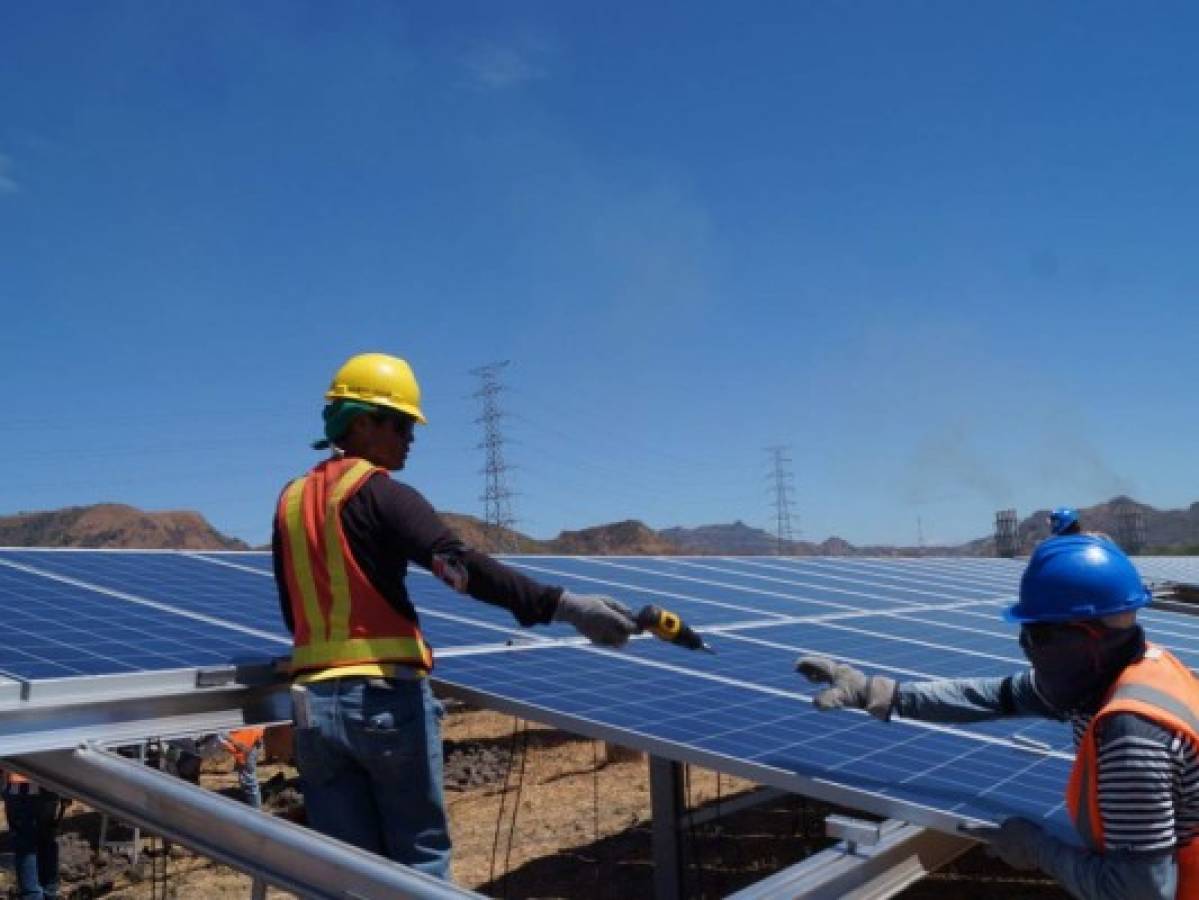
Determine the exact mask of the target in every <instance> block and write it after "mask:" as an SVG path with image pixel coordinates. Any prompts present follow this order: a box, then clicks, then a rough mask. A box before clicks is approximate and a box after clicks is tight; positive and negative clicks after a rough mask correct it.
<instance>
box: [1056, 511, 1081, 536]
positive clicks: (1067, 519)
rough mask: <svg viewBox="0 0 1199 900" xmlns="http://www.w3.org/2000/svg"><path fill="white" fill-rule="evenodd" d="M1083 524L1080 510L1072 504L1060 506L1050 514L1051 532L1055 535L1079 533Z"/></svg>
mask: <svg viewBox="0 0 1199 900" xmlns="http://www.w3.org/2000/svg"><path fill="white" fill-rule="evenodd" d="M1081 531H1082V525H1080V524H1079V521H1078V510H1076V509H1074V508H1073V507H1072V506H1059V507H1058V508H1057V509H1055V510H1054V511H1053V512H1051V513H1050V514H1049V533H1050V534H1052V535H1055V536H1060V535H1063V534H1079V533H1080V532H1081Z"/></svg>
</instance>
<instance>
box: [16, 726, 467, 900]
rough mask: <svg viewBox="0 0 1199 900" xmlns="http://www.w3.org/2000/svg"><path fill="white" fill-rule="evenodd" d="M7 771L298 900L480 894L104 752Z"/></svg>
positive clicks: (441, 899) (29, 760) (444, 899)
mask: <svg viewBox="0 0 1199 900" xmlns="http://www.w3.org/2000/svg"><path fill="white" fill-rule="evenodd" d="M4 765H5V766H6V767H8V768H12V769H15V770H16V771H18V772H20V773H21V774H23V775H26V776H28V777H30V778H33V779H34V780H36V781H37V782H39V783H41V784H45V785H46V786H48V787H50V788H52V789H53V790H56V791H60V792H61V793H64V794H67V795H69V796H72V797H76V798H78V799H79V800H82V801H83V802H84V803H87V804H88V805H90V806H94V807H96V808H97V809H99V810H101V811H103V812H106V813H108V814H110V815H112V816H116V817H118V818H121V819H124V820H125V821H128V822H133V823H135V824H137V825H139V826H141V827H143V828H146V829H149V830H151V831H154V832H156V833H158V834H161V835H163V836H164V837H166V838H169V839H170V840H172V841H177V842H179V843H181V844H184V845H186V846H188V847H190V848H191V849H193V850H195V851H196V852H198V853H200V854H201V855H203V856H207V857H209V858H211V859H215V860H217V861H219V862H222V863H225V864H226V865H229V866H232V867H233V868H235V869H239V870H241V871H242V872H245V873H247V874H249V875H250V876H252V877H255V878H261V879H262V880H263V881H265V882H267V883H268V884H271V885H274V886H276V887H279V888H282V889H283V890H286V891H291V892H292V893H294V894H298V895H299V896H301V897H305V898H315V900H350V898H353V900H393V898H419V900H460V898H463V897H479V895H478V894H474V893H471V892H469V891H465V890H462V889H459V888H456V887H454V886H453V885H452V884H449V883H448V882H445V881H441V880H439V879H436V878H432V877H430V876H428V875H424V874H422V873H420V872H417V871H415V870H414V869H410V868H408V867H407V866H401V865H399V864H397V863H393V862H391V861H390V860H387V859H384V858H383V857H381V856H377V855H375V854H373V853H368V852H366V851H365V850H359V849H358V848H356V847H351V846H349V845H348V844H343V843H341V842H340V841H336V840H334V839H332V838H329V837H326V836H324V835H321V834H319V833H317V832H315V831H311V830H309V829H307V828H302V827H300V826H299V825H295V824H293V823H291V822H287V821H284V820H283V819H277V818H274V817H273V816H270V815H266V814H264V813H262V812H260V811H259V810H255V809H251V808H250V807H249V806H246V805H245V804H243V803H239V802H237V801H235V800H230V799H229V798H227V797H222V796H221V795H219V794H215V793H212V792H210V791H206V790H204V789H202V788H199V787H196V786H195V785H192V784H189V783H188V782H186V781H183V780H182V779H179V778H173V777H171V776H170V775H166V774H165V773H163V772H159V771H157V770H155V769H151V768H149V767H148V766H144V765H140V764H138V763H137V762H135V761H133V760H129V759H125V758H123V757H120V756H117V755H116V754H114V753H109V752H107V751H105V750H100V749H97V748H94V747H87V746H85V747H80V748H79V749H76V750H55V751H51V752H47V753H37V754H29V755H26V756H17V757H13V758H10V759H6V760H5V761H4Z"/></svg>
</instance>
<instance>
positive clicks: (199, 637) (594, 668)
mask: <svg viewBox="0 0 1199 900" xmlns="http://www.w3.org/2000/svg"><path fill="white" fill-rule="evenodd" d="M508 561H509V562H510V563H511V564H512V565H514V566H516V567H518V568H520V569H521V570H523V571H525V572H526V573H527V574H529V575H530V576H532V577H534V578H537V579H539V580H541V581H544V582H547V583H553V584H561V585H564V586H566V587H569V588H571V589H572V590H576V591H579V592H586V593H608V594H611V595H613V596H616V597H619V598H621V599H622V600H624V601H625V602H627V603H629V604H630V605H631V606H634V607H636V606H639V605H641V604H645V603H656V604H658V605H660V606H664V607H666V608H669V609H671V610H673V611H675V612H677V613H679V614H680V615H681V616H682V617H683V618H684V619H685V620H686V621H688V622H689V623H690V624H692V625H693V626H694V627H696V628H697V629H699V630H701V631H702V632H704V633H705V636H706V637H707V638H708V640H709V643H711V644H712V645H713V646H714V647H715V649H716V650H717V653H716V654H715V655H708V654H702V653H691V652H688V651H685V650H682V649H681V648H678V647H674V646H669V645H666V644H663V643H662V642H659V641H656V640H654V639H652V638H648V637H646V638H640V639H637V640H634V641H633V642H631V644H630V646H629V647H628V648H627V649H624V650H621V651H610V650H603V649H600V648H596V647H593V646H591V645H588V644H586V643H585V642H583V641H582V640H580V639H578V638H577V636H576V635H575V634H574V632H573V630H572V629H570V628H569V627H567V626H562V625H554V626H550V627H539V628H536V629H528V630H526V629H521V628H519V627H517V626H516V625H515V623H514V622H513V620H512V618H511V616H510V614H509V613H508V612H507V611H505V610H503V609H499V608H496V607H493V606H489V605H487V604H483V603H477V602H474V601H471V600H469V599H467V598H463V597H461V596H459V595H456V594H453V593H451V592H449V591H448V590H446V589H445V588H444V587H443V586H442V585H441V583H440V582H438V581H437V580H436V579H433V578H432V577H429V576H428V575H427V574H425V573H423V572H422V571H420V570H414V572H413V574H412V577H411V578H410V579H409V585H410V590H411V593H412V596H413V599H414V601H415V602H416V605H417V607H418V608H419V609H420V610H421V614H422V623H423V626H424V629H425V631H426V633H427V634H428V636H429V639H430V641H431V642H432V643H433V645H434V646H435V647H436V648H437V652H438V660H439V661H438V666H437V670H436V672H435V675H436V677H437V678H438V680H439V681H441V682H442V683H443V685H444V686H446V687H448V688H449V689H451V690H453V691H457V692H458V693H461V694H463V695H466V696H472V697H476V698H479V699H481V700H482V701H483V702H485V703H489V704H490V705H494V706H497V707H499V708H505V709H509V710H511V711H514V712H518V713H520V714H524V715H527V716H528V717H530V718H535V719H542V720H544V721H549V722H552V723H554V724H559V725H563V726H565V727H568V728H572V729H574V730H576V731H579V732H580V733H584V734H591V735H593V736H597V737H604V738H606V739H609V740H615V741H617V742H621V741H623V742H625V743H630V744H633V745H636V746H642V747H644V748H646V749H650V750H651V751H652V752H655V753H658V754H659V755H665V756H669V757H671V758H676V759H681V760H688V761H694V762H701V763H704V764H707V765H711V766H713V767H715V768H718V769H723V770H725V771H729V772H736V773H739V774H744V775H746V776H748V777H751V778H755V779H756V780H759V781H762V782H764V783H771V784H775V785H777V786H780V787H789V788H791V789H794V790H805V791H807V792H814V793H817V794H821V792H823V795H826V796H834V797H840V798H843V799H844V800H845V801H846V802H847V805H858V806H859V807H860V808H863V809H869V810H873V811H884V812H886V813H888V814H894V815H900V816H901V817H904V818H908V819H909V820H911V821H917V822H923V823H924V824H932V825H936V826H938V827H952V825H953V823H954V822H955V821H959V820H963V819H985V820H995V819H998V818H1002V817H1003V816H1005V815H1011V814H1022V815H1027V816H1030V817H1033V818H1040V819H1043V820H1045V822H1046V823H1047V824H1048V825H1049V826H1050V827H1051V828H1054V829H1055V830H1058V831H1060V832H1062V833H1068V832H1069V829H1068V828H1067V827H1066V823H1065V818H1064V811H1063V808H1062V790H1063V786H1064V784H1065V780H1066V774H1067V771H1068V767H1069V760H1070V758H1071V756H1072V753H1071V751H1070V747H1069V742H1070V735H1069V733H1068V729H1067V728H1066V726H1064V725H1062V724H1061V723H1056V722H1049V721H1044V720H1035V719H1032V720H1030V719H1018V720H1006V721H995V722H987V723H976V724H968V725H953V726H943V725H930V724H928V723H919V722H904V721H893V722H891V723H888V724H885V725H884V724H882V723H878V722H875V721H874V720H872V719H870V718H869V717H867V716H865V715H864V714H859V713H856V712H839V713H818V712H817V711H815V710H814V708H813V707H812V706H811V705H810V703H809V702H808V696H809V695H810V693H811V692H812V688H811V686H809V685H808V684H807V683H806V682H803V681H802V680H800V679H799V678H798V677H797V676H796V675H795V674H794V672H793V661H794V658H795V657H796V656H797V655H800V654H802V653H821V654H825V655H829V656H833V657H836V658H838V659H842V660H846V661H849V662H851V663H853V664H855V665H858V666H859V667H861V668H863V669H866V670H868V671H871V672H879V673H884V674H889V675H891V676H893V677H896V678H899V679H901V680H923V679H932V678H939V677H959V676H989V675H1005V674H1009V673H1011V672H1013V671H1015V670H1017V669H1019V668H1021V667H1023V666H1024V665H1025V663H1024V660H1023V658H1022V656H1021V653H1020V650H1019V647H1018V646H1017V643H1016V641H1015V634H1014V631H1013V629H1012V627H1011V626H1009V625H1007V624H1005V623H1003V622H1002V621H1001V619H1000V617H999V612H1000V610H1001V609H1002V608H1003V606H1004V605H1005V604H1008V603H1011V602H1012V601H1013V599H1014V596H1015V593H1016V591H1017V589H1018V585H1019V578H1020V574H1021V572H1022V569H1023V563H1021V562H1020V561H1012V560H996V559H966V558H961V559H958V558H954V559H928V558H924V559H860V558H836V559H833V558H802V559H793V558H764V557H751V558H726V557H687V558H681V557H597V558H578V557H544V556H536V557H532V556H530V557H510V558H508ZM1139 563H1140V565H1141V566H1142V570H1143V571H1144V572H1145V574H1146V576H1147V577H1149V578H1153V579H1162V580H1165V579H1170V580H1183V581H1186V580H1191V581H1199V561H1197V560H1195V559H1192V558H1170V559H1154V560H1140V561H1139ZM1193 576H1196V577H1193ZM1143 619H1144V622H1145V624H1146V627H1147V629H1148V631H1149V633H1150V635H1151V637H1152V638H1153V639H1155V640H1157V641H1158V642H1160V643H1162V644H1164V645H1165V646H1168V647H1170V648H1171V649H1173V650H1174V651H1175V652H1177V653H1178V654H1179V656H1180V657H1181V658H1182V659H1183V660H1184V661H1185V662H1187V663H1188V664H1189V665H1191V666H1192V667H1196V668H1199V618H1192V617H1190V616H1187V615H1181V614H1175V613H1168V612H1159V611H1152V610H1150V611H1146V612H1145V613H1144V614H1143ZM0 621H3V623H4V627H5V633H6V640H5V641H4V642H3V644H0V678H3V677H7V678H9V679H14V680H17V681H20V682H23V683H26V684H31V685H33V686H34V687H36V686H37V684H38V683H39V682H40V681H43V680H48V679H64V678H65V679H72V678H74V679H85V678H89V679H95V677H96V676H105V677H112V678H120V677H122V676H124V675H128V674H131V673H146V672H151V673H153V672H159V671H163V672H165V671H170V670H178V669H181V668H183V669H186V668H202V667H207V666H215V665H222V664H240V663H250V662H261V661H266V660H269V659H271V658H274V657H278V656H282V655H285V654H286V653H287V652H288V650H289V648H290V638H289V636H288V635H287V633H286V631H285V630H284V627H283V624H282V620H281V617H280V615H279V610H278V600H277V595H276V592H275V587H274V582H273V579H272V577H271V565H270V558H269V555H268V554H263V553H220V552H194V553H193V552H154V551H107V552H106V551H66V550H63V551H51V550H18V549H9V550H0ZM89 683H90V682H89ZM3 696H4V695H3V694H0V697H3ZM30 696H32V697H36V691H35V692H33V693H31V694H30ZM6 702H8V703H9V705H10V707H11V705H12V701H5V700H2V699H0V704H3V703H6ZM4 709H5V706H3V705H0V716H3V715H4ZM0 752H2V748H0Z"/></svg>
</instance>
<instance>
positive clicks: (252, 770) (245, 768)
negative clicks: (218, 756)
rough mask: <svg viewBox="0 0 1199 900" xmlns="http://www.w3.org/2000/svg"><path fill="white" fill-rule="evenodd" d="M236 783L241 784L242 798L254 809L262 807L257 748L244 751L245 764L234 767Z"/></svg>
mask: <svg viewBox="0 0 1199 900" xmlns="http://www.w3.org/2000/svg"><path fill="white" fill-rule="evenodd" d="M234 768H235V770H236V771H237V783H238V784H240V785H241V794H242V798H243V799H244V800H245V801H246V803H248V804H249V805H250V806H252V807H254V808H255V809H262V786H261V785H259V784H258V750H257V748H255V749H252V750H250V751H248V752H247V753H246V762H245V765H238V766H235V767H234Z"/></svg>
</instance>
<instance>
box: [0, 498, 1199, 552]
mask: <svg viewBox="0 0 1199 900" xmlns="http://www.w3.org/2000/svg"><path fill="white" fill-rule="evenodd" d="M1129 507H1131V508H1133V509H1136V510H1139V511H1140V512H1141V513H1142V514H1143V515H1144V517H1145V531H1146V538H1147V540H1146V552H1148V553H1180V552H1190V553H1196V554H1199V503H1193V504H1191V505H1190V506H1189V507H1187V508H1185V509H1167V510H1159V509H1155V508H1154V507H1152V506H1148V505H1147V504H1144V503H1139V502H1137V501H1136V500H1133V499H1131V498H1129V497H1123V496H1121V497H1113V498H1112V499H1111V500H1108V501H1106V502H1104V503H1099V504H1096V505H1095V506H1089V507H1085V508H1083V509H1081V510H1080V511H1079V512H1080V515H1081V519H1082V524H1083V527H1084V528H1085V529H1087V530H1090V531H1102V532H1105V533H1107V534H1109V535H1111V536H1112V537H1113V538H1116V539H1118V538H1119V534H1120V527H1119V525H1120V510H1121V509H1124V508H1129ZM440 515H441V517H442V518H443V519H444V520H445V522H446V524H447V525H449V526H450V527H451V528H452V529H453V530H454V531H455V533H456V534H458V536H459V537H461V538H462V540H463V541H465V542H466V543H467V544H468V545H470V546H472V547H475V548H477V549H479V550H482V551H483V552H484V553H525V554H543V553H551V554H564V555H570V554H578V555H593V556H603V555H629V556H636V555H653V556H675V555H680V554H693V555H701V556H702V555H721V556H756V555H764V556H765V555H773V554H775V553H776V552H778V542H777V540H776V539H775V537H774V535H772V534H770V532H768V531H766V530H764V529H762V528H755V527H753V526H751V525H747V524H746V523H745V522H742V521H735V522H733V523H731V524H714V525H700V526H698V527H695V528H682V527H675V528H664V529H662V530H661V531H655V530H654V529H652V528H650V527H649V526H648V525H646V524H645V523H644V522H640V521H637V520H636V519H628V520H625V521H623V522H613V523H610V524H607V525H596V526H594V527H592V528H583V529H580V530H578V531H563V532H562V533H560V534H559V535H558V536H557V537H555V538H550V539H547V540H540V539H537V538H533V537H530V536H529V535H527V534H523V533H521V532H519V531H514V530H511V529H501V530H500V532H499V533H498V534H497V533H496V531H495V530H494V529H492V528H490V527H488V526H487V525H486V524H485V523H484V522H482V521H481V520H480V519H478V518H476V517H475V516H467V515H462V514H460V513H453V512H441V513H440ZM1048 517H1049V510H1047V509H1044V510H1037V511H1035V512H1033V513H1032V514H1031V515H1029V516H1027V517H1026V518H1024V519H1023V520H1022V521H1021V522H1020V524H1019V526H1018V534H1019V537H1020V543H1021V552H1022V553H1028V552H1029V551H1030V550H1031V549H1032V548H1033V547H1035V546H1036V545H1037V544H1038V543H1039V542H1040V541H1042V540H1044V539H1045V538H1046V537H1047V536H1048V534H1049V526H1048V523H1047V520H1048ZM0 546H5V547H116V548H121V547H124V548H148V549H149V548H155V549H157V548H175V549H183V550H246V549H249V548H248V546H247V545H246V544H245V543H244V542H243V541H240V540H238V539H237V538H232V537H229V536H227V535H224V534H221V533H220V532H219V531H217V530H216V529H215V528H213V527H212V525H210V524H209V523H208V522H207V521H206V520H205V519H204V517H203V516H201V515H200V514H199V513H196V512H145V511H143V510H140V509H135V508H134V507H132V506H125V505H123V504H118V503H102V504H98V505H96V506H72V507H68V508H66V509H57V510H49V511H45V512H23V513H17V514H16V515H11V516H0ZM783 553H784V554H785V555H788V556H928V555H937V556H994V555H995V538H994V536H993V535H988V536H986V537H983V538H978V539H977V540H973V541H968V542H966V543H964V544H959V545H955V546H949V547H919V548H917V547H893V546H861V547H859V546H855V545H853V544H850V543H849V542H848V541H845V540H843V539H842V538H839V537H830V538H828V539H827V540H824V541H821V542H820V543H814V542H812V541H787V542H785V544H784V546H783Z"/></svg>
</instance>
